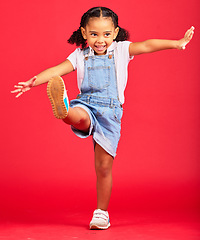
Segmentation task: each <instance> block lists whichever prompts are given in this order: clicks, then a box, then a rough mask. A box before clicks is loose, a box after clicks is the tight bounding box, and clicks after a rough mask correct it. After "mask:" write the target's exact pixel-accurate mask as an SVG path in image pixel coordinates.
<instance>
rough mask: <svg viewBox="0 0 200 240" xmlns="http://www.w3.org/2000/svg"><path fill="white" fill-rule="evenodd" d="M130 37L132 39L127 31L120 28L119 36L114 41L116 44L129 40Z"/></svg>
mask: <svg viewBox="0 0 200 240" xmlns="http://www.w3.org/2000/svg"><path fill="white" fill-rule="evenodd" d="M129 37H130V35H129V32H128V31H127V30H126V29H124V28H121V27H119V32H118V35H117V37H116V38H115V39H114V40H115V41H116V42H119V41H126V40H128V39H129Z"/></svg>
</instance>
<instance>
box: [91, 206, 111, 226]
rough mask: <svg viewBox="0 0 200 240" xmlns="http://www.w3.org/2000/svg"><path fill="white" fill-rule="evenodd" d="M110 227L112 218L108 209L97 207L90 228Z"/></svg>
mask: <svg viewBox="0 0 200 240" xmlns="http://www.w3.org/2000/svg"><path fill="white" fill-rule="evenodd" d="M109 227H110V219H109V214H108V212H107V211H103V210H101V209H96V210H95V211H94V213H93V218H92V221H91V222H90V229H108V228H109Z"/></svg>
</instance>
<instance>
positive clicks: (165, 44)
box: [129, 27, 194, 56]
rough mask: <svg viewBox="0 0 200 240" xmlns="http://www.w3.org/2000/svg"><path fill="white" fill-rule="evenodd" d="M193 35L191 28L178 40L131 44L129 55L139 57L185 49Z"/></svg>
mask: <svg viewBox="0 0 200 240" xmlns="http://www.w3.org/2000/svg"><path fill="white" fill-rule="evenodd" d="M193 34H194V27H191V28H190V29H188V30H187V32H186V33H185V36H184V37H183V38H182V39H180V40H163V39H149V40H146V41H144V42H135V43H131V44H130V46H129V55H130V56H134V55H139V54H142V53H151V52H156V51H161V50H165V49H180V50H182V49H185V46H186V45H187V44H188V43H189V42H190V40H191V39H192V37H193Z"/></svg>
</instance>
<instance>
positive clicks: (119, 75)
mask: <svg viewBox="0 0 200 240" xmlns="http://www.w3.org/2000/svg"><path fill="white" fill-rule="evenodd" d="M193 34H194V27H191V28H190V29H189V30H188V31H187V32H186V34H185V36H184V37H183V38H182V39H180V40H177V41H175V40H158V39H151V40H147V41H144V42H135V43H132V42H129V41H127V40H128V37H129V36H128V32H127V31H126V30H124V29H122V28H120V27H119V25H118V16H117V15H116V14H115V13H114V12H113V11H112V10H110V9H108V8H105V7H95V8H92V9H89V10H88V11H87V12H86V13H84V15H83V16H82V18H81V23H80V27H79V29H78V30H77V31H75V32H74V33H73V34H72V36H71V37H70V38H69V40H68V42H69V43H71V44H74V43H75V44H76V45H77V46H81V48H77V49H76V50H75V51H74V52H73V53H72V54H71V55H69V57H68V58H67V59H66V60H65V61H64V62H62V63H61V64H59V65H57V66H55V67H52V68H49V69H47V70H45V71H43V72H41V73H39V74H38V75H37V76H35V77H33V78H31V79H30V80H28V81H27V82H19V83H18V84H17V85H16V86H15V88H16V89H15V90H14V91H12V93H17V96H16V97H19V96H21V95H22V94H23V93H24V92H26V91H28V90H30V89H31V88H32V87H35V86H38V85H40V84H43V83H47V82H48V86H47V93H48V97H49V99H50V101H51V105H52V108H53V113H54V115H55V117H56V118H59V119H62V120H63V121H64V122H65V123H66V124H69V125H71V128H72V130H73V131H74V133H75V134H76V135H78V136H79V137H81V138H86V137H88V136H90V135H92V136H93V142H94V152H95V170H96V176H97V209H96V210H95V211H94V213H93V218H92V220H91V222H90V229H107V228H108V227H109V226H110V221H109V215H108V212H107V208H108V204H109V200H110V195H111V188H112V164H113V159H114V157H115V155H116V149H117V145H118V141H119V138H120V129H121V117H122V112H123V109H122V104H123V103H124V90H125V87H126V82H127V66H128V63H129V61H130V60H131V59H133V56H135V55H139V54H142V53H151V52H155V51H160V50H165V49H185V46H186V45H187V44H188V43H189V41H190V40H191V39H192V36H193ZM87 46H88V47H87ZM74 70H77V80H78V87H79V90H80V94H79V95H78V96H77V98H76V99H75V100H72V101H71V103H70V105H69V102H68V97H67V93H66V90H65V85H64V82H63V80H62V78H61V77H60V76H63V75H65V74H68V73H70V72H72V71H74Z"/></svg>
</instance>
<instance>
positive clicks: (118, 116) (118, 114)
mask: <svg viewBox="0 0 200 240" xmlns="http://www.w3.org/2000/svg"><path fill="white" fill-rule="evenodd" d="M113 111H114V118H115V120H116V121H117V122H118V123H121V119H122V115H123V109H122V108H120V107H114V109H113Z"/></svg>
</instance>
